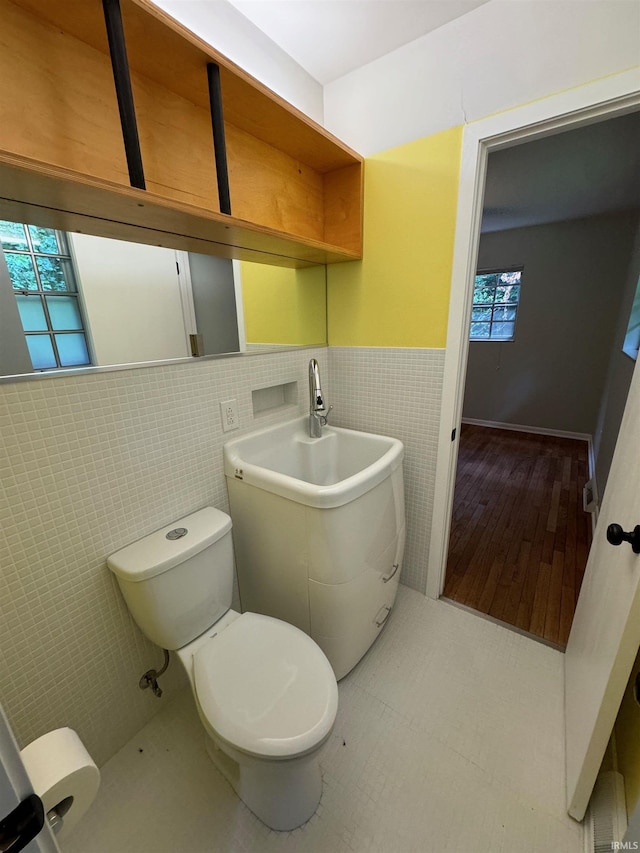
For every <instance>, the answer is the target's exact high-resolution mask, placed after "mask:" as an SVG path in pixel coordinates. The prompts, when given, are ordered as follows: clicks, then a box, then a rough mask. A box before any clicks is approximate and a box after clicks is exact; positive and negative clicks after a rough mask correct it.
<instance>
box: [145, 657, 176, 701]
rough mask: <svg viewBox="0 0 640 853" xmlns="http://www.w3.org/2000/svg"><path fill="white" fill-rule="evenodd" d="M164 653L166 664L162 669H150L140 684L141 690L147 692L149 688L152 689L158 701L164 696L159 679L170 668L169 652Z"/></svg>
mask: <svg viewBox="0 0 640 853" xmlns="http://www.w3.org/2000/svg"><path fill="white" fill-rule="evenodd" d="M162 651H163V652H164V664H163V665H162V669H159V670H155V669H148V670H147V671H146V672H145V674H144V675H143V676H142V677H141V679H140V681H139V682H138V687H139V688H140V690H146V689H147V687H150V688H151V690H152V692H153V695H154V696H157V697H158V699H159V698H160V697H161V696H162V689H161V687H160V685H159V684H158V679H159V678H160V676H161V675H162V674H163V673H165V672H166V671H167V667H168V666H169V650H168V649H163V650H162Z"/></svg>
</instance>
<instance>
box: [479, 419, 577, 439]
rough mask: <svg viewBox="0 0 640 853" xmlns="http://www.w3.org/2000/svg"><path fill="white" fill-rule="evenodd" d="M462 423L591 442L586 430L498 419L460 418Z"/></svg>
mask: <svg viewBox="0 0 640 853" xmlns="http://www.w3.org/2000/svg"><path fill="white" fill-rule="evenodd" d="M462 423H463V424H474V425H475V426H484V427H491V428H492V429H510V430H511V431H512V432H532V433H534V434H535V435H553V436H555V437H556V438H575V439H577V440H578V441H588V442H589V443H591V436H590V435H589V433H587V432H569V431H567V430H563V429H547V427H538V426H525V425H524V424H504V423H500V422H499V421H482V420H478V419H477V418H462Z"/></svg>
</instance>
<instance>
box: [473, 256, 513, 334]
mask: <svg viewBox="0 0 640 853" xmlns="http://www.w3.org/2000/svg"><path fill="white" fill-rule="evenodd" d="M521 279H522V270H521V269H517V270H497V271H493V272H483V273H478V275H477V276H476V278H475V282H474V286H473V307H472V309H471V334H470V338H471V340H472V341H511V340H513V336H514V333H515V328H516V314H517V311H518V303H519V301H520V287H521Z"/></svg>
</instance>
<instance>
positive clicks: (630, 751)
mask: <svg viewBox="0 0 640 853" xmlns="http://www.w3.org/2000/svg"><path fill="white" fill-rule="evenodd" d="M638 672H640V653H639V654H638V656H637V657H636V662H635V664H634V667H633V669H632V671H631V676H630V678H629V683H628V684H627V689H626V690H625V694H624V697H623V699H622V704H621V705H620V710H619V711H618V717H617V719H616V725H615V729H614V731H615V745H616V757H617V761H618V770H619V771H620V773H622V775H623V776H624V791H625V796H626V800H627V814H628V815H629V816H631V814H632V813H633V810H634V809H635V807H636V805H637V804H638V802H640V705H638V703H637V702H636V700H635V698H634V696H633V683H634V681H635V678H636V675H637V674H638Z"/></svg>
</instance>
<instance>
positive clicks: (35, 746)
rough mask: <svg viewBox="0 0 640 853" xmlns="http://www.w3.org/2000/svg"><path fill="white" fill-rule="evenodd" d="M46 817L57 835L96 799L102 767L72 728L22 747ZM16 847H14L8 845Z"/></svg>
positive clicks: (51, 733) (45, 735) (68, 829)
mask: <svg viewBox="0 0 640 853" xmlns="http://www.w3.org/2000/svg"><path fill="white" fill-rule="evenodd" d="M20 756H21V758H22V763H23V764H24V768H25V770H26V771H27V775H28V776H29V778H30V780H31V784H32V786H33V790H34V791H35V793H36V794H37V795H38V797H39V798H40V799H41V801H42V806H43V809H44V812H45V813H46V821H47V823H48V824H49V826H50V827H51V829H52V830H53V832H54V833H56V835H58V834H60V833H61V832H62V831H63V830H64V833H63V834H64V835H66V834H67V832H68V831H70V830H71V829H73V827H74V826H75V825H76V823H77V822H78V821H79V820H80V819H81V818H82V817H83V815H84V814H85V812H86V811H87V809H88V808H89V806H90V805H91V803H92V802H93V800H94V798H95V796H96V794H97V792H98V787H99V785H100V771H99V770H98V768H97V767H96V765H95V762H94V761H93V759H92V758H91V756H90V755H89V753H88V752H87V750H86V748H85V746H84V744H83V743H82V741H81V740H80V738H79V737H78V735H77V733H76V732H75V731H73V729H69V728H62V729H55V730H54V731H51V732H47V734H44V735H42V736H41V737H39V738H37V739H36V740H35V741H33V742H32V743H30V744H28V745H27V746H26V747H25V748H24V749H22V750H21V751H20ZM9 849H10V850H12V851H13V848H9Z"/></svg>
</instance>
